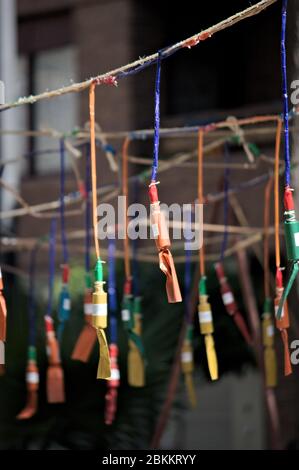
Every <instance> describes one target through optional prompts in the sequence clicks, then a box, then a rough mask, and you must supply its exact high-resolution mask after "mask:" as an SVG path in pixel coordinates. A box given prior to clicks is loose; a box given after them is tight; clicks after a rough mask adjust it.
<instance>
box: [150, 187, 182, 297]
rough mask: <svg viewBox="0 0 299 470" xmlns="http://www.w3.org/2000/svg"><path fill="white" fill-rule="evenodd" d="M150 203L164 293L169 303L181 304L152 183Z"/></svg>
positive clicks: (163, 220)
mask: <svg viewBox="0 0 299 470" xmlns="http://www.w3.org/2000/svg"><path fill="white" fill-rule="evenodd" d="M149 197H150V201H151V227H152V231H153V235H154V238H155V242H156V246H157V249H158V252H159V266H160V269H161V271H162V272H163V273H164V274H165V276H166V292H167V298H168V302H169V303H176V302H182V296H181V291H180V286H179V283H178V278H177V274H176V270H175V265H174V262H173V258H172V254H171V252H170V246H171V243H170V239H169V234H168V229H167V224H166V220H165V215H164V214H163V212H161V210H160V202H159V200H158V190H157V186H156V183H154V182H152V183H151V185H150V187H149Z"/></svg>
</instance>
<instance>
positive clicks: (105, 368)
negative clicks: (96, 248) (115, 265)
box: [92, 259, 111, 379]
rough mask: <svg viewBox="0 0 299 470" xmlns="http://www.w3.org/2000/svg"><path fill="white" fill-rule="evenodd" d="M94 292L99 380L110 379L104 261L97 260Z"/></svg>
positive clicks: (93, 315) (94, 323)
mask: <svg viewBox="0 0 299 470" xmlns="http://www.w3.org/2000/svg"><path fill="white" fill-rule="evenodd" d="M95 279H96V281H95V283H94V292H93V294H92V304H93V314H92V325H93V327H94V328H95V329H96V331H97V337H98V342H99V355H100V357H99V365H98V372H97V378H98V379H109V378H110V375H111V368H110V359H109V349H108V343H107V339H106V335H105V331H104V329H105V328H107V294H106V292H105V291H104V288H103V287H104V284H105V283H104V282H103V280H102V279H103V270H102V261H101V260H100V259H98V260H97V263H96V267H95Z"/></svg>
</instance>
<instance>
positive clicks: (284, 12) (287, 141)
mask: <svg viewBox="0 0 299 470" xmlns="http://www.w3.org/2000/svg"><path fill="white" fill-rule="evenodd" d="M287 6H288V0H283V2H282V17H281V72H282V94H283V107H284V110H283V121H284V149H285V155H284V158H285V184H286V186H290V184H291V163H290V134H289V101H288V80H287V54H286V25H287Z"/></svg>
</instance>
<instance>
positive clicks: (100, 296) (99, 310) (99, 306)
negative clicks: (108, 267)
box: [92, 281, 107, 329]
mask: <svg viewBox="0 0 299 470" xmlns="http://www.w3.org/2000/svg"><path fill="white" fill-rule="evenodd" d="M92 304H93V307H92V308H93V310H92V325H93V326H94V328H102V329H103V328H107V293H106V292H105V291H104V282H98V281H97V282H95V290H94V292H93V294H92Z"/></svg>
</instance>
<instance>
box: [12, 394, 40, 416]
mask: <svg viewBox="0 0 299 470" xmlns="http://www.w3.org/2000/svg"><path fill="white" fill-rule="evenodd" d="M37 404H38V395H37V391H32V390H28V392H27V399H26V405H25V408H24V409H23V410H22V411H21V412H20V413H19V414H18V415H17V416H16V418H17V419H18V420H23V419H30V418H32V416H34V415H35V414H36V412H37Z"/></svg>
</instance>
